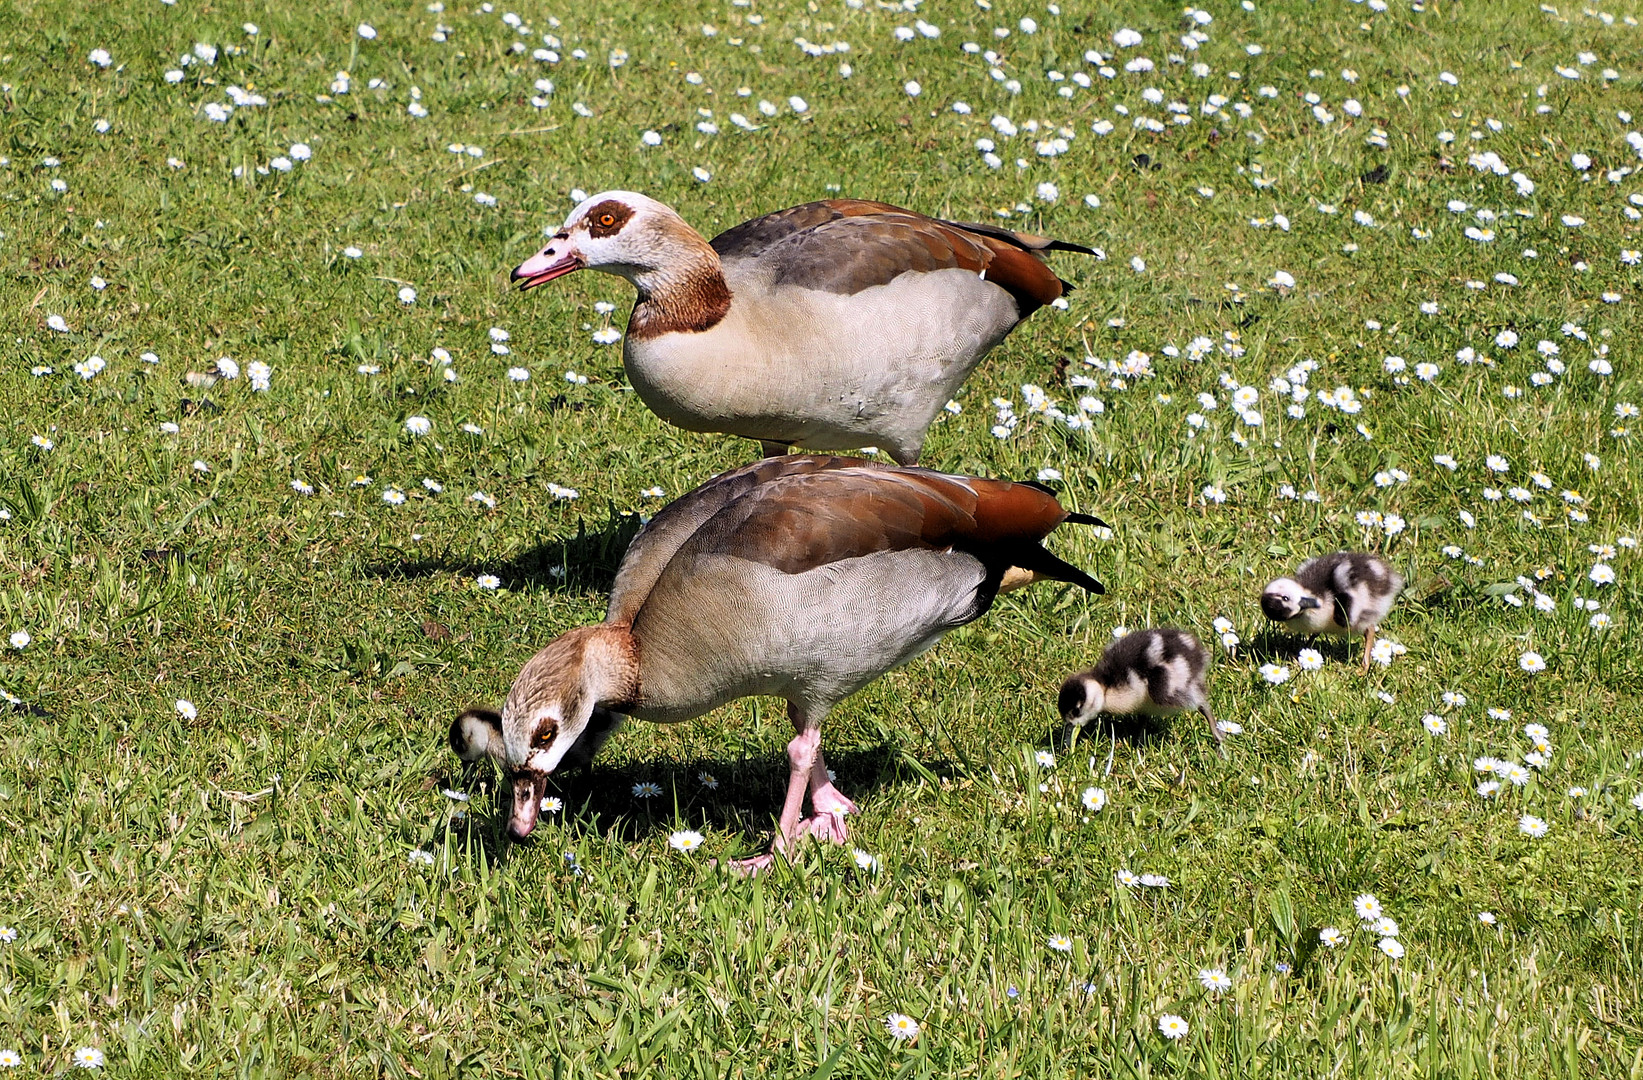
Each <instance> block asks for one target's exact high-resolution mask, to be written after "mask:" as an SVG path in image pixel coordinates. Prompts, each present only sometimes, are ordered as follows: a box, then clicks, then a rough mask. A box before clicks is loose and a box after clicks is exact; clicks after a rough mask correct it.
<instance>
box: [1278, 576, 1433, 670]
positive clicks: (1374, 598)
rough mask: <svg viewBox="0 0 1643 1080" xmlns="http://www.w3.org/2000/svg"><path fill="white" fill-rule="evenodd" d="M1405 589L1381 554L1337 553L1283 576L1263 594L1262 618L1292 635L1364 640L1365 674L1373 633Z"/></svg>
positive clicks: (1372, 645) (1372, 642) (1372, 648)
mask: <svg viewBox="0 0 1643 1080" xmlns="http://www.w3.org/2000/svg"><path fill="white" fill-rule="evenodd" d="M1402 589H1403V578H1402V577H1401V576H1400V575H1399V574H1398V572H1397V571H1395V570H1393V569H1392V567H1391V565H1390V564H1388V563H1387V561H1386V560H1385V559H1383V558H1381V557H1380V556H1379V555H1370V554H1368V553H1366V552H1362V551H1337V552H1335V553H1334V554H1332V555H1320V556H1318V557H1317V558H1315V559H1308V560H1307V561H1306V562H1304V563H1302V564H1301V565H1300V567H1299V568H1298V569H1297V570H1296V571H1295V574H1294V576H1293V577H1281V578H1279V579H1278V580H1276V581H1274V582H1272V584H1270V585H1268V586H1267V587H1266V589H1265V590H1263V591H1262V593H1261V613H1262V614H1263V615H1265V616H1266V617H1267V618H1269V619H1271V620H1272V621H1273V622H1276V623H1282V624H1283V625H1284V628H1285V629H1286V630H1288V631H1289V632H1290V633H1292V634H1307V635H1312V634H1334V635H1335V636H1337V637H1361V638H1363V639H1364V640H1363V673H1364V674H1368V672H1369V657H1370V653H1371V652H1372V651H1373V650H1374V648H1375V628H1376V627H1377V626H1379V625H1380V622H1381V620H1382V619H1384V618H1386V613H1387V612H1388V611H1391V610H1392V601H1394V600H1396V599H1397V598H1398V593H1399V592H1401V591H1402Z"/></svg>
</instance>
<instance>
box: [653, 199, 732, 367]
mask: <svg viewBox="0 0 1643 1080" xmlns="http://www.w3.org/2000/svg"><path fill="white" fill-rule="evenodd" d="M629 280H631V281H632V282H633V285H634V287H635V288H636V289H638V290H639V303H638V304H637V305H635V306H634V309H633V317H632V319H631V320H630V322H629V323H628V333H629V335H631V336H633V337H636V338H639V339H641V340H643V339H646V338H653V337H660V336H661V335H663V334H675V333H700V332H702V331H704V330H711V329H712V328H713V327H715V326H717V325H718V324H719V322H720V320H722V319H723V318H724V317H725V315H726V313H728V312H729V311H730V286H729V285H727V284H726V283H725V276H724V270H723V268H722V267H721V266H720V264H719V253H718V252H716V251H714V250H713V248H712V247H710V246H708V242H707V241H706V240H703V239H702V236H701V234H700V233H698V232H697V231H696V230H694V229H692V228H691V227H690V226H688V225H686V224H684V222H682V221H681V222H679V223H678V228H677V229H672V230H669V232H668V235H667V240H666V242H665V245H664V246H663V249H662V251H660V252H659V253H658V257H657V259H656V261H655V265H654V266H650V267H645V268H643V269H640V270H639V271H638V272H636V273H634V274H633V275H632V276H631V277H630V279H629Z"/></svg>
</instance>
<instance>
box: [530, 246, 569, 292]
mask: <svg viewBox="0 0 1643 1080" xmlns="http://www.w3.org/2000/svg"><path fill="white" fill-rule="evenodd" d="M580 269H582V256H580V255H578V254H577V253H576V252H574V251H572V252H570V253H568V254H565V255H560V254H559V253H558V252H556V251H555V250H554V248H553V245H551V244H550V245H549V246H548V247H546V248H544V249H543V250H541V251H539V252H537V253H536V254H535V255H532V256H531V257H530V258H528V259H526V260H525V261H524V262H522V263H520V264H519V268H518V269H517V270H515V271H514V272H513V280H514V281H517V282H519V288H520V291H521V292H523V291H524V290H526V289H534V288H536V287H537V286H538V285H542V284H545V283H546V282H549V281H552V280H553V279H554V278H556V277H564V276H565V275H566V274H570V273H574V272H575V271H577V270H580Z"/></svg>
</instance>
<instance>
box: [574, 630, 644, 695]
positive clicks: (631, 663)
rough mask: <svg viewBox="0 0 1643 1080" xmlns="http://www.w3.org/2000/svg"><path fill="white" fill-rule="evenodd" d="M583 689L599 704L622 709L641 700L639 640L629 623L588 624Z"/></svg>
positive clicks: (584, 652)
mask: <svg viewBox="0 0 1643 1080" xmlns="http://www.w3.org/2000/svg"><path fill="white" fill-rule="evenodd" d="M587 629H588V638H587V642H586V644H585V646H584V650H583V653H582V688H583V692H584V693H586V694H587V695H588V696H589V697H590V698H592V700H593V702H594V703H595V704H597V705H602V706H606V707H608V708H612V709H618V710H619V709H620V707H621V706H623V705H632V704H633V703H634V702H636V701H638V700H639V693H640V671H639V643H638V641H637V640H636V639H635V638H634V636H633V634H632V632H631V631H630V630H629V628H628V627H627V626H626V625H622V624H615V623H601V624H599V625H598V626H592V627H588V628H587Z"/></svg>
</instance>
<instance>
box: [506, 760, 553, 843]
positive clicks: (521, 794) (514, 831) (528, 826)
mask: <svg viewBox="0 0 1643 1080" xmlns="http://www.w3.org/2000/svg"><path fill="white" fill-rule="evenodd" d="M547 786H548V778H547V777H546V776H545V775H543V774H541V773H519V774H516V775H515V776H514V778H513V814H512V815H511V816H509V818H508V835H509V836H511V837H513V838H514V839H515V840H523V839H525V837H527V836H529V835H530V834H531V830H532V829H534V828H536V818H537V815H538V814H539V813H540V812H541V809H542V792H543V791H544V790H546V789H547Z"/></svg>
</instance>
